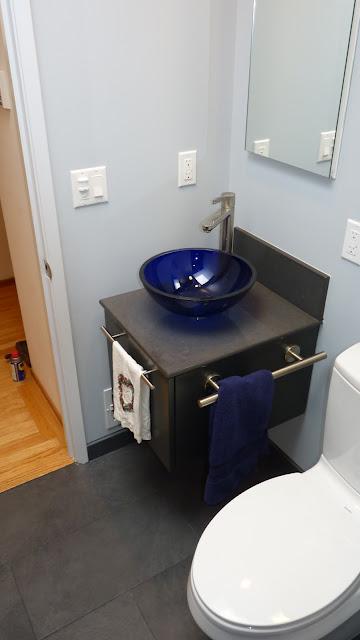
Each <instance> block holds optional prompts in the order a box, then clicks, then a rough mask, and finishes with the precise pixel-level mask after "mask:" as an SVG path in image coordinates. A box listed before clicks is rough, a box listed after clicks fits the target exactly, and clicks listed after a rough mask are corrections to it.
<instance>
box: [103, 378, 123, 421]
mask: <svg viewBox="0 0 360 640" xmlns="http://www.w3.org/2000/svg"><path fill="white" fill-rule="evenodd" d="M103 398H104V413H105V427H106V429H114V427H119V426H120V424H119V423H118V421H117V420H114V405H113V393H112V389H111V388H110V389H104V391H103Z"/></svg>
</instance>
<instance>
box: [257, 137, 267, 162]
mask: <svg viewBox="0 0 360 640" xmlns="http://www.w3.org/2000/svg"><path fill="white" fill-rule="evenodd" d="M254 153H256V155H258V156H264V158H269V156H270V138H265V139H264V140H254Z"/></svg>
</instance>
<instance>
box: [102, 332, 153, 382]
mask: <svg viewBox="0 0 360 640" xmlns="http://www.w3.org/2000/svg"><path fill="white" fill-rule="evenodd" d="M100 329H101V331H102V332H103V334H104V336H106V337H107V339H108V340H110V342H116V338H121V337H122V336H126V335H127V333H126V331H123V332H122V333H115V334H114V335H113V336H112V335H111V333H109V332H108V330H107V329H106V327H104V325H102V326H101V327H100ZM156 371H157V369H149V370H148V371H143V373H142V374H141V377H142V379H143V380H144V382H145V383H146V384H147V386H148V387H149V389H151V391H155V386H154V385H153V383H152V382H150V380H149V379H148V378H147V377H146V376H148V375H150V373H155V372H156Z"/></svg>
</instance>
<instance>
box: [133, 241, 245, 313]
mask: <svg viewBox="0 0 360 640" xmlns="http://www.w3.org/2000/svg"><path fill="white" fill-rule="evenodd" d="M140 279H141V282H142V283H143V285H144V287H145V289H146V290H147V291H148V292H149V294H150V295H151V296H152V297H153V298H154V300H156V302H158V303H159V304H161V305H162V306H163V307H165V308H166V309H168V310H169V311H173V312H174V313H181V314H184V315H187V316H194V317H200V316H207V315H210V314H213V313H218V312H219V311H224V310H225V309H228V308H229V307H231V306H232V305H233V304H235V303H236V302H238V301H239V300H240V299H241V298H242V297H243V296H244V295H245V294H246V293H247V292H248V291H249V290H250V289H251V287H252V286H253V284H254V282H255V280H256V271H255V269H254V267H253V266H252V265H251V264H250V263H249V262H247V260H244V258H239V257H238V256H235V255H233V254H229V253H225V252H224V251H217V250H215V249H176V250H175V251H167V252H166V253H160V254H159V255H157V256H154V257H153V258H150V260H147V261H146V262H144V264H143V265H142V267H141V269H140Z"/></svg>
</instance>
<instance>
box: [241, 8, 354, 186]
mask: <svg viewBox="0 0 360 640" xmlns="http://www.w3.org/2000/svg"><path fill="white" fill-rule="evenodd" d="M358 13H359V0H254V22H253V37H252V47H251V67H250V81H249V99H248V115H247V131H246V149H247V151H250V152H252V153H257V154H259V155H262V156H265V157H269V158H273V159H274V160H278V161H280V162H284V163H286V164H289V165H292V166H295V167H300V168H301V169H305V170H306V171H311V172H313V173H317V174H319V175H322V176H326V177H328V178H329V177H335V173H336V166H337V157H336V156H337V154H338V151H339V149H340V142H341V133H342V125H343V119H344V117H345V110H346V102H347V95H348V90H349V84H350V77H351V70H352V63H353V57H354V51H355V44H356V35H357V28H358Z"/></svg>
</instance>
